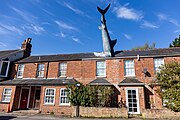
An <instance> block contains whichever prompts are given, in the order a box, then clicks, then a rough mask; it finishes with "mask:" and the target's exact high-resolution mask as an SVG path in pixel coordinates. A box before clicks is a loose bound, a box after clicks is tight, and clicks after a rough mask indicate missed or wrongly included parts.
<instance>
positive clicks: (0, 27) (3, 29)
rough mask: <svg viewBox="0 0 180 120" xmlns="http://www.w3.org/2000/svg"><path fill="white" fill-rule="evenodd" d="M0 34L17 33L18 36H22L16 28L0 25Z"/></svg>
mask: <svg viewBox="0 0 180 120" xmlns="http://www.w3.org/2000/svg"><path fill="white" fill-rule="evenodd" d="M0 33H1V34H8V33H17V34H19V35H23V33H24V32H23V31H22V30H21V29H20V28H18V27H16V26H13V25H5V24H0Z"/></svg>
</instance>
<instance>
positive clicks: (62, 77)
mask: <svg viewBox="0 0 180 120" xmlns="http://www.w3.org/2000/svg"><path fill="white" fill-rule="evenodd" d="M59 77H60V78H67V76H59Z"/></svg>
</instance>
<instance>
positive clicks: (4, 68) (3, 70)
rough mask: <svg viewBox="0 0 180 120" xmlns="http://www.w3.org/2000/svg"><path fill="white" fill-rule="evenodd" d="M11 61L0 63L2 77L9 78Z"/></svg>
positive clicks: (0, 75)
mask: <svg viewBox="0 0 180 120" xmlns="http://www.w3.org/2000/svg"><path fill="white" fill-rule="evenodd" d="M9 63H10V61H0V77H7V75H8V70H9Z"/></svg>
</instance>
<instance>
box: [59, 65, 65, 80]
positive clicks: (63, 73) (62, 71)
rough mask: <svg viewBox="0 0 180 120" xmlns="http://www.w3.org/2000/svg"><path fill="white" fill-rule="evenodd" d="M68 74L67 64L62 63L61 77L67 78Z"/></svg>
mask: <svg viewBox="0 0 180 120" xmlns="http://www.w3.org/2000/svg"><path fill="white" fill-rule="evenodd" d="M66 72H67V63H60V64H59V76H60V77H65V76H66Z"/></svg>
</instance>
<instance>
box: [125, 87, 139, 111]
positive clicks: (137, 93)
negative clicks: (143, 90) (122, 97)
mask: <svg viewBox="0 0 180 120" xmlns="http://www.w3.org/2000/svg"><path fill="white" fill-rule="evenodd" d="M125 90H126V107H127V109H128V90H135V91H136V100H137V112H129V111H128V113H130V114H140V106H139V92H138V88H125Z"/></svg>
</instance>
